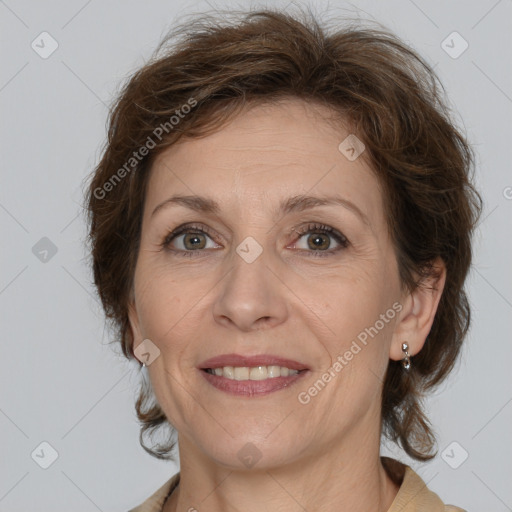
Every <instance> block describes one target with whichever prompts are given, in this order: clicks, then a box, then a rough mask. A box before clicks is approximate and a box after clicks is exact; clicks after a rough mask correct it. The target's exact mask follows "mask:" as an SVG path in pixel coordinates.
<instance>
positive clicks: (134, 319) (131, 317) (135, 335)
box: [128, 289, 144, 351]
mask: <svg viewBox="0 0 512 512" xmlns="http://www.w3.org/2000/svg"><path fill="white" fill-rule="evenodd" d="M128 321H129V322H130V330H131V337H132V351H133V350H135V348H136V346H137V345H138V344H139V343H140V341H142V340H143V339H144V338H143V336H142V333H141V330H140V321H139V314H138V312H137V306H136V304H135V295H134V292H133V289H132V291H131V293H130V297H129V299H128ZM137 341H138V342H139V343H137Z"/></svg>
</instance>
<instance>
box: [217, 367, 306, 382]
mask: <svg viewBox="0 0 512 512" xmlns="http://www.w3.org/2000/svg"><path fill="white" fill-rule="evenodd" d="M207 372H208V373H211V374H213V375H217V376H219V377H225V378H226V379H231V380H265V379H273V378H275V377H289V376H290V375H296V374H297V373H299V371H298V370H290V368H286V367H284V366H254V367H252V368H249V367H247V366H224V367H223V368H215V369H211V368H209V369H208V370H207Z"/></svg>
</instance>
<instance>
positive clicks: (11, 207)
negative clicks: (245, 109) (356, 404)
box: [0, 0, 512, 512]
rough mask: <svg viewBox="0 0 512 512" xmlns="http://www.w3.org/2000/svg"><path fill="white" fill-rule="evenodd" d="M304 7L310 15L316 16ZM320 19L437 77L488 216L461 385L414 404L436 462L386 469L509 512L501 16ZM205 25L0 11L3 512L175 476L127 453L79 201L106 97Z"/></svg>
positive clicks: (130, 426)
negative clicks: (343, 24)
mask: <svg viewBox="0 0 512 512" xmlns="http://www.w3.org/2000/svg"><path fill="white" fill-rule="evenodd" d="M287 3H288V2H274V3H273V5H278V6H282V7H285V6H286V5H287ZM211 5H214V6H215V7H227V6H237V7H249V6H250V5H252V6H258V5H259V6H263V5H265V4H264V3H261V2H260V3H257V2H251V3H249V2H246V3H244V2H238V3H236V4H235V3H234V2H218V3H215V4H211ZM315 5H316V8H317V10H318V11H319V12H322V8H323V6H325V5H327V3H326V2H315ZM329 5H330V9H331V11H330V12H331V13H332V14H336V13H338V14H343V13H346V14H349V15H351V16H354V15H361V16H362V17H368V18H372V17H374V18H375V19H376V20H377V21H379V22H382V23H384V24H385V25H387V26H388V27H389V28H391V29H392V30H394V31H395V32H396V33H397V34H398V35H399V36H401V37H402V38H404V39H405V40H406V41H407V42H409V43H410V44H411V45H412V46H414V47H415V48H416V49H417V50H418V51H419V52H420V53H421V54H422V55H423V56H425V57H426V58H427V60H428V61H429V62H431V63H432V64H433V65H435V69H436V71H437V72H438V73H439V75H440V77H441V79H442V81H443V83H444V84H445V86H446V88H447V92H448V95H449V97H450V99H451V102H452V105H453V107H454V108H455V109H456V110H457V111H458V112H459V114H460V118H459V122H460V123H461V124H462V123H463V125H464V127H465V130H466V131H467V134H468V136H469V138H470V139H471V141H472V142H473V143H474V145H475V148H476V150H477V153H478V160H479V161H478V163H479V166H478V175H477V183H478V185H479V187H480V190H481V191H482V193H483V196H484V200H485V211H484V213H483V216H482V221H481V223H480V227H479V230H478V233H477V239H476V244H475V266H474V269H473V271H472V273H471V276H470V279H469V288H468V289H469V293H470V299H471V304H472V307H473V326H472V330H471V333H470V335H469V338H468V340H467V344H466V346H465V349H464V352H463V356H462V359H461V362H460V364H459V365H458V366H457V369H456V371H455V372H454V374H453V375H452V376H451V378H450V379H449V380H448V381H447V382H446V383H445V384H444V385H443V386H442V387H441V388H440V389H439V390H438V391H437V392H436V393H435V394H434V395H433V396H431V397H430V398H429V399H428V400H427V401H426V405H427V409H428V413H429V417H430V419H431V422H432V424H433V425H434V427H435V429H436V432H437V434H438V446H439V455H438V457H437V458H436V459H435V460H434V461H432V462H430V463H428V464H424V465H421V464H417V463H415V462H412V461H410V460H409V459H408V458H407V457H406V456H405V455H404V454H403V453H401V451H400V450H398V449H395V448H392V447H388V448H385V449H384V453H388V454H392V455H394V456H397V457H399V458H401V459H402V460H403V461H405V462H407V463H409V464H411V466H412V467H413V468H414V469H416V470H417V471H418V472H419V474H420V475H421V476H422V477H423V478H424V479H425V481H426V482H427V484H428V485H429V487H430V488H431V489H432V490H434V491H435V492H437V493H438V494H439V495H440V496H441V498H442V499H443V500H444V501H445V502H446V503H453V504H456V505H458V506H461V507H464V508H466V509H467V510H469V511H478V510H490V509H492V510H495V511H506V510H512V489H511V486H510V477H511V474H512V471H511V470H512V462H511V461H512V442H511V438H510V426H511V423H512V404H511V401H512V382H511V379H510V363H511V355H512V344H511V343H510V327H511V321H510V320H511V316H512V315H511V313H512V292H511V272H510V261H511V252H512V251H511V237H510V233H511V230H510V224H511V223H510V219H511V211H512V199H511V198H512V188H510V187H512V176H511V173H510V161H511V156H512V155H511V142H512V139H511V131H512V130H511V123H510V120H511V113H512V98H511V97H512V83H511V82H512V73H511V67H510V62H511V53H512V41H511V39H512V35H511V34H512V3H511V1H510V0H500V1H496V0H482V1H472V2H468V1H451V2H444V1H440V0H437V1H429V2H427V1H420V0H415V1H412V0H394V1H387V2H377V1H358V2H354V3H351V4H349V3H345V2H335V1H331V2H330V3H329ZM206 10H210V5H209V4H208V3H207V2H205V1H198V2H185V1H180V2H177V1H176V0H173V1H164V0H158V1H157V0H155V1H152V2H141V1H139V2H136V1H133V0H131V1H124V2H121V1H120V0H110V1H103V2H101V1H100V0H89V1H84V0H73V1H67V2H64V1H45V2H36V1H30V2H28V1H19V2H15V1H14V0H8V1H5V2H4V1H0V37H1V40H2V41H1V42H2V46H1V47H2V54H1V58H2V66H1V77H0V107H1V119H2V124H1V137H0V140H1V155H2V160H1V165H2V174H1V180H2V181H1V185H0V223H1V230H2V251H1V277H0V311H1V320H2V330H1V333H2V345H1V346H2V355H3V357H2V361H3V364H2V371H1V372H0V390H1V395H0V429H1V430H0V432H1V450H2V451H1V454H0V511H2V512H5V511H9V512H15V511H26V510H38V511H50V510H52V511H54V512H58V511H64V510H66V511H67V510H70V509H72V510H73V511H74V512H80V511H84V512H85V511H95V510H100V511H107V510H109V511H123V510H127V509H129V508H130V507H132V506H134V505H135V504H137V503H139V502H140V501H142V500H143V499H145V498H146V497H148V496H149V494H151V493H152V492H153V491H154V490H156V488H157V487H158V486H160V485H161V484H162V483H163V482H164V481H165V480H167V479H168V478H169V477H170V476H171V475H172V474H173V473H174V472H175V471H176V469H177V468H176V466H175V465H173V464H170V463H166V462H162V461H158V460H156V459H153V458H151V457H150V456H149V455H147V454H146V452H144V451H143V450H142V448H140V447H139V445H138V425H137V423H136V420H135V414H134V410H133V403H134V397H135V395H134V393H135V390H136V387H137V385H138V379H139V376H138V373H137V372H136V371H134V369H135V367H134V366H132V365H130V364H128V363H126V362H125V361H124V360H123V358H122V357H121V356H119V353H118V351H117V349H116V347H114V346H112V345H109V344H108V342H109V340H110V339H112V336H111V335H110V334H109V333H108V331H106V330H105V329H104V321H103V316H102V311H101V308H100V306H99V303H98V301H97V298H96V296H95V292H94V290H93V288H92V285H91V273H90V271H89V269H88V266H87V255H86V252H85V246H84V239H85V223H84V216H83V212H82V207H81V205H82V202H83V198H82V188H83V180H84V178H85V177H86V176H87V175H88V173H90V171H91V170H92V169H93V167H94V165H95V164H96V163H97V161H98V157H99V155H100V149H101V144H102V142H103V140H104V137H105V121H106V113H107V105H108V104H109V103H110V101H111V99H112V98H113V96H114V94H115V92H116V90H117V88H118V87H119V85H120V84H121V83H122V81H123V80H124V78H125V77H126V76H127V74H128V73H130V72H132V71H133V70H135V69H136V68H137V67H138V66H140V65H141V64H142V63H143V62H144V60H145V59H146V58H148V57H149V55H150V54H151V52H152V51H153V49H154V48H155V47H156V44H157V43H158V41H159V40H160V38H161V36H162V35H163V34H164V33H165V32H166V31H167V30H168V29H169V28H171V27H172V25H173V23H175V22H176V16H177V15H181V14H184V13H191V12H203V11H206ZM43 31H47V32H48V33H50V34H51V36H52V37H53V38H54V39H55V40H56V41H57V42H58V49H57V50H56V51H55V52H54V53H53V54H52V55H51V56H49V57H48V58H47V59H43V58H41V57H40V56H39V54H38V53H36V52H35V51H34V50H33V49H32V47H31V43H32V41H34V40H35V41H36V43H37V41H38V40H39V41H40V39H37V38H38V36H39V34H40V33H41V32H43ZM453 31H457V32H458V33H460V34H461V36H462V37H463V38H464V39H465V40H466V41H467V42H468V43H469V48H468V49H467V50H466V51H465V52H464V53H463V54H462V55H460V56H459V57H458V58H456V59H454V58H452V57H450V56H449V55H448V54H447V53H446V52H445V51H444V50H443V48H442V47H441V43H442V41H443V40H445V38H446V37H447V36H448V35H449V34H451V33H452V32H453ZM449 41H450V40H449ZM459 43H460V41H459V42H454V43H451V42H450V43H449V44H450V45H452V46H455V49H457V47H458V48H460V46H457V45H459ZM39 44H40V45H41V43H39ZM45 48H46V49H48V48H49V41H48V40H47V42H46V43H45ZM43 237H47V238H48V239H49V240H51V243H52V244H53V245H54V246H55V248H56V249H57V252H56V253H55V254H52V252H51V247H49V246H48V241H42V242H39V241H40V239H41V238H43ZM38 242H39V244H40V245H36V244H37V243H38ZM41 244H42V246H41ZM45 244H46V245H45ZM34 246H36V249H34V252H35V253H36V254H34V252H33V247H34ZM45 248H46V249H48V250H49V252H48V254H45V253H44V252H41V251H44V249H45ZM54 250H55V249H54ZM41 258H43V259H44V258H46V261H41ZM43 441H46V442H48V443H49V444H50V445H51V446H52V447H53V448H54V449H55V450H56V451H57V452H58V454H59V456H58V458H57V460H56V461H55V462H54V463H53V464H52V465H51V466H50V467H49V468H48V469H42V468H41V467H40V466H39V465H38V464H36V462H35V461H34V460H33V458H32V457H31V453H32V452H33V451H34V450H36V454H37V453H38V454H39V458H38V457H37V455H35V456H34V458H35V459H36V460H38V461H39V462H40V463H44V460H43V459H45V458H46V461H47V462H48V457H50V452H49V451H48V449H46V451H45V449H44V447H43V448H41V447H39V445H40V443H41V442H43ZM453 442H456V443H458V444H457V445H451V443H453ZM450 445H451V446H450ZM38 450H39V451H38ZM41 450H43V451H41ZM452 450H453V451H452ZM463 450H464V451H463ZM465 452H467V453H468V458H467V460H465V461H464V462H463V463H461V461H462V460H463V458H464V456H465V455H464V453H465ZM442 453H444V454H445V456H444V458H443V456H442ZM446 461H449V462H450V463H451V464H452V465H459V464H460V465H459V467H458V468H457V469H453V468H452V467H451V466H450V465H449V464H448V463H447V462H446Z"/></svg>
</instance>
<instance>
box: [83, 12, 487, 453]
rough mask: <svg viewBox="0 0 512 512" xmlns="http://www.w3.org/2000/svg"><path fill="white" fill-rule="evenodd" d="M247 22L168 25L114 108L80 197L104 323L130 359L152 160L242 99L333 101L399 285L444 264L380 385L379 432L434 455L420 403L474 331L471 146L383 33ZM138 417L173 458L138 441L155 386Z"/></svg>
mask: <svg viewBox="0 0 512 512" xmlns="http://www.w3.org/2000/svg"><path fill="white" fill-rule="evenodd" d="M241 14H242V16H241V17H239V18H238V19H236V21H231V22H225V20H223V19H222V18H221V17H219V15H218V14H217V13H216V14H215V15H213V16H212V15H202V16H200V17H195V18H194V19H192V21H189V22H187V23H185V24H183V25H182V26H180V27H179V28H178V29H176V30H175V31H173V32H172V33H171V34H170V36H168V37H167V38H166V39H164V41H163V42H162V44H161V45H160V46H159V48H158V49H157V52H156V53H155V56H154V57H153V58H152V59H151V61H150V62H148V63H147V64H146V65H145V66H144V67H142V68H141V69H139V70H138V71H136V72H135V73H134V74H133V76H132V77H131V78H130V79H129V81H128V82H127V84H126V85H125V86H124V88H123V90H122V91H121V93H120V94H119V96H118V99H117V101H116V102H115V104H114V106H113V107H112V109H111V112H110V117H109V128H108V141H107V143H106V145H105V148H104V151H103V155H102V158H101V161H100V162H99V164H98V166H97V167H96V169H95V172H94V174H93V175H92V180H91V182H90V183H89V188H88V195H87V201H88V204H87V206H88V210H89V222H90V233H89V235H90V236H89V240H90V243H91V252H92V260H93V271H94V281H95V284H96V286H97V289H98V292H99V295H100V298H101V300H102V303H103V307H104V309H105V312H106V315H107V318H109V319H110V320H111V321H112V323H113V325H114V327H115V328H116V332H117V334H118V338H119V340H120V342H121V346H122V350H123V353H124V355H125V356H126V357H128V358H132V357H134V356H133V348H132V345H133V340H132V338H131V336H132V335H131V330H130V327H129V323H128V315H127V304H128V301H129V297H130V291H131V287H132V280H133V275H134V269H135V264H136V261H137V254H138V247H139V239H140V231H141V220H142V212H143V205H144V197H145V191H146V184H147V181H148V175H149V170H150V168H151V164H152V162H153V160H154V158H155V156H156V155H157V154H159V153H160V152H161V151H162V150H163V149H164V148H166V147H168V146H170V145H172V144H174V143H175V142H176V141H177V140H178V139H179V138H180V137H181V136H183V135H185V136H188V137H199V136H202V135H205V134H207V133H210V132H212V131H214V130H218V129H219V128H222V126H223V124H224V123H225V122H226V121H227V120H229V119H230V118H231V117H232V116H234V115H236V114H237V113H239V112H240V111H241V109H242V108H244V107H245V106H247V105H248V104H249V103H250V102H255V103H263V102H268V101H274V100H278V99H279V98H283V97H295V98H301V99H304V100H306V101H309V102H317V103H321V104H324V105H327V106H329V107H330V108H331V109H332V110H333V112H336V113H338V114H340V115H341V116H342V117H343V118H344V119H345V120H347V121H348V122H349V123H350V126H351V128H352V130H353V132H354V133H356V134H357V137H358V138H360V139H361V140H362V141H363V142H364V144H365V145H366V157H367V158H368V159H369V163H370V165H371V167H372V168H373V170H374V172H375V173H376V175H377V177H378V179H379V180H380V182H381V184H382V185H383V189H384V201H385V209H386V214H387V220H388V225H389V230H390V234H391V237H392V241H393V244H394V247H395V251H396V255H397V261H398V266H399V273H400V279H401V283H402V286H403V287H404V289H408V290H411V291H412V290H413V289H415V287H417V286H420V285H421V282H422V278H423V277H426V276H429V275H431V274H432V262H433V261H434V260H435V259H436V258H437V257H441V258H442V260H443V261H444V263H445V265H446V268H447V278H446V284H445V288H444V292H443V294H442V297H441V300H440V303H439V307H438V310H437V314H436V317H435V319H434V323H433V326H432V329H431V331H430V333H429V335H428V338H427V341H426V343H425V345H424V347H423V349H422V350H421V351H420V352H419V353H418V354H417V355H415V356H414V357H413V358H412V366H411V369H410V371H409V372H406V371H404V370H403V369H402V366H401V364H400V361H392V360H390V362H389V366H388V370H387V374H386V377H385V382H384V385H383V390H382V433H383V434H384V435H385V436H386V437H387V438H388V439H390V440H392V441H395V442H399V443H401V445H402V447H403V449H404V450H405V451H406V452H407V454H408V455H409V456H411V457H413V458H415V459H417V460H429V459H431V458H433V457H434V456H435V455H436V453H434V454H432V449H433V447H434V444H435V435H434V434H433V432H432V430H431V427H430V423H429V421H428V419H427V417H426V415H425V414H424V412H423V410H422V399H423V396H424V394H425V392H426V391H427V390H429V389H431V388H433V387H434V386H435V385H437V384H439V383H440V382H441V381H442V380H443V379H444V378H445V377H446V376H447V375H448V374H449V372H450V371H451V370H452V368H453V366H454V364H455V362H456V359H457V356H458V354H459V351H460V349H461V345H462V342H463V339H464V337H465V335H466V332H467V330H468V327H469V323H470V308H469V304H468V300H467V297H466V294H465V292H464V289H463V285H464V282H465V278H466V275H467V273H468V270H469V267H470V263H471V258H472V251H471V235H472V232H473V230H474V228H475V225H476V222H477V219H478V217H479V215H480V211H481V198H480V196H479V194H478V192H477V191H476V190H475V189H474V188H473V185H472V184H471V173H472V170H473V161H474V159H473V155H472V150H471V148H470V147H469V145H468V143H467V142H466V141H465V139H464V137H463V136H462V135H461V133H460V132H459V131H458V129H457V128H456V127H455V126H454V123H453V122H452V121H451V115H450V111H449V109H448V107H447V106H446V103H445V100H444V98H443V89H442V86H441V85H440V84H439V82H438V79H437V77H436V75H435V74H434V72H433V70H432V69H431V68H430V66H429V65H428V64H427V63H426V62H425V61H424V60H423V59H422V58H421V57H419V56H418V55H417V54H416V53H415V52H414V51H413V50H411V49H410V48H409V47H408V46H406V45H405V44H404V43H403V42H401V41H400V40H398V39H397V38H396V37H395V36H394V35H392V34H390V33H389V32H387V31H386V30H384V29H382V28H373V27H372V28H367V27H364V26H353V25H348V24H347V26H346V27H345V28H340V27H339V26H338V27H336V30H331V31H329V30H327V28H326V27H321V26H320V25H319V23H318V21H317V20H316V19H315V17H314V16H312V15H311V13H310V12H308V13H306V14H304V13H303V12H302V13H301V14H302V15H296V16H292V15H290V14H285V13H282V12H279V11H273V10H263V11H258V12H252V13H247V12H246V13H241ZM185 106H187V107H186V108H185ZM182 114H183V115H182ZM144 148H146V151H144ZM418 276H419V278H418ZM136 410H137V415H138V418H139V420H140V421H141V425H142V426H141V434H140V440H141V444H142V446H143V447H144V448H145V449H146V450H147V451H148V452H149V453H151V454H153V455H154V456H156V457H159V458H171V455H170V452H171V450H172V447H173V444H172V443H170V444H169V445H165V444H163V445H159V446H158V447H156V448H148V447H146V446H145V444H144V440H143V435H144V434H151V433H155V432H156V429H157V428H158V427H159V426H162V425H168V421H167V418H166V417H165V414H164V412H163V411H162V410H161V408H160V406H159V405H158V404H157V403H156V402H155V401H154V396H153V394H152V392H151V390H150V389H144V388H142V389H141V393H140V395H139V398H138V400H137V404H136Z"/></svg>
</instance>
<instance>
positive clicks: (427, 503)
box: [129, 457, 466, 512]
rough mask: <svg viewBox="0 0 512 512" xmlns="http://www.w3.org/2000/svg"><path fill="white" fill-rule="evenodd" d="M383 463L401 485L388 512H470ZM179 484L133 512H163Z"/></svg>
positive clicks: (174, 481)
mask: <svg viewBox="0 0 512 512" xmlns="http://www.w3.org/2000/svg"><path fill="white" fill-rule="evenodd" d="M381 459H382V462H383V464H384V467H385V468H386V470H387V471H388V473H389V474H390V476H391V478H392V479H393V480H394V481H395V482H396V483H397V484H398V485H400V489H399V491H398V494H397V495H396V496H395V499H394V500H393V503H392V504H391V507H390V508H389V509H388V512H466V511H465V510H463V509H461V508H459V507H455V506H453V505H445V504H444V503H443V502H442V501H441V499H440V498H439V496H438V495H437V494H436V493H434V492H432V491H430V490H429V489H428V488H427V485H426V484H425V482H424V481H423V480H422V479H421V477H420V476H419V475H418V474H417V473H416V472H415V471H414V470H413V469H412V468H411V467H409V466H407V465H405V464H402V463H401V462H399V461H397V460H395V459H391V458H389V457H381ZM179 480H180V474H179V473H176V474H175V475H174V476H173V477H172V478H171V479H169V480H168V481H167V482H166V483H165V484H164V485H162V487H160V489H158V490H157V491H156V492H155V493H154V494H153V495H152V496H150V497H149V498H148V499H147V500H146V501H144V503H142V504H141V505H139V506H138V507H135V508H134V509H132V510H130V511H129V512H162V507H163V505H164V502H165V499H166V498H167V496H169V495H170V494H171V493H172V491H173V490H174V489H175V488H176V487H177V486H178V483H179Z"/></svg>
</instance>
